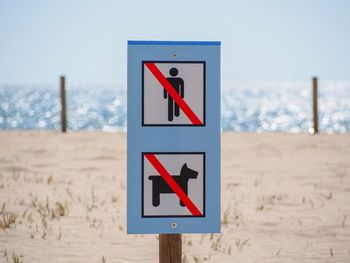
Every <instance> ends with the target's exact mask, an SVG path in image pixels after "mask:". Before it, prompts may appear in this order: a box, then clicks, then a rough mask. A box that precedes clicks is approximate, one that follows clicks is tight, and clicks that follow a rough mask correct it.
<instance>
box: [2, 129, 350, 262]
mask: <svg viewBox="0 0 350 263" xmlns="http://www.w3.org/2000/svg"><path fill="white" fill-rule="evenodd" d="M221 208H222V215H221V216H222V233H221V234H214V235H211V234H191V235H189V234H186V235H183V262H350V134H335V135H334V134H333V135H330V134H320V135H316V136H314V135H308V134H286V133H262V134H256V133H224V134H223V135H222V207H221ZM125 222H126V135H125V134H124V133H102V132H76V133H68V134H60V133H56V132H6V131H2V132H0V262H7V261H6V260H8V262H14V261H13V257H15V258H18V259H19V260H20V261H23V262H157V260H158V240H157V235H127V234H126V225H125Z"/></svg>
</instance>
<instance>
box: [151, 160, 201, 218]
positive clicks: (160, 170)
mask: <svg viewBox="0 0 350 263" xmlns="http://www.w3.org/2000/svg"><path fill="white" fill-rule="evenodd" d="M145 156H146V158H147V160H148V161H149V162H150V163H151V164H152V165H153V167H154V168H155V169H156V170H157V172H158V173H159V174H160V175H161V176H162V177H163V179H164V181H165V182H166V183H167V184H168V185H169V186H170V188H171V190H173V191H174V193H175V194H176V195H177V196H178V197H179V198H180V200H181V201H182V203H184V204H185V206H186V207H187V208H188V210H190V212H191V213H192V215H194V216H202V213H201V211H199V209H198V208H197V207H196V205H195V204H194V203H193V202H192V201H191V199H190V198H189V197H188V196H187V195H186V194H185V192H184V191H183V190H182V189H181V187H180V186H179V185H178V184H177V183H176V181H175V180H174V179H173V178H172V177H171V175H170V174H169V172H168V171H167V170H166V169H165V167H164V166H163V165H162V164H161V162H160V161H159V160H158V158H157V157H156V156H155V155H154V154H151V153H148V154H145Z"/></svg>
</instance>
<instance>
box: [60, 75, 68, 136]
mask: <svg viewBox="0 0 350 263" xmlns="http://www.w3.org/2000/svg"><path fill="white" fill-rule="evenodd" d="M60 87H61V88H60V91H61V130H62V132H67V105H66V79H65V77H64V76H61V77H60Z"/></svg>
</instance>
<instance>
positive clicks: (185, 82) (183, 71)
mask: <svg viewBox="0 0 350 263" xmlns="http://www.w3.org/2000/svg"><path fill="white" fill-rule="evenodd" d="M142 75H143V76H142V126H191V125H195V126H205V62H203V61H185V62H173V61H171V62H169V61H143V62H142Z"/></svg>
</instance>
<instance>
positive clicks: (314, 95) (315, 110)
mask: <svg viewBox="0 0 350 263" xmlns="http://www.w3.org/2000/svg"><path fill="white" fill-rule="evenodd" d="M317 99H318V94H317V77H313V78H312V112H313V129H314V133H318V107H317Z"/></svg>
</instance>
